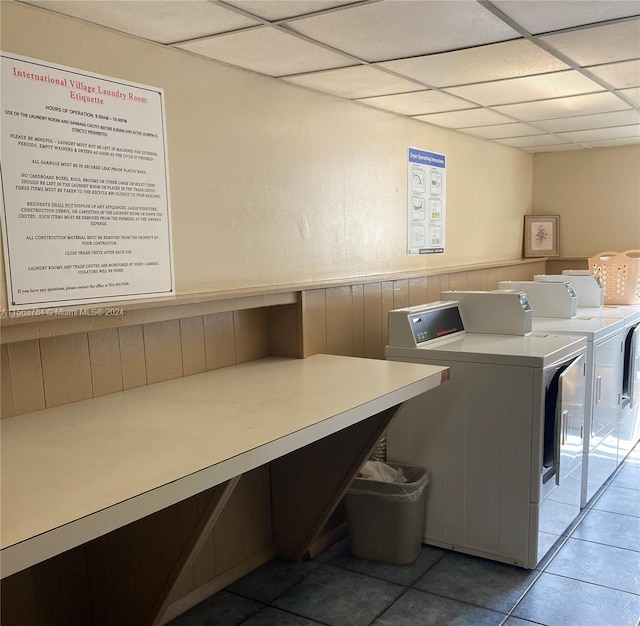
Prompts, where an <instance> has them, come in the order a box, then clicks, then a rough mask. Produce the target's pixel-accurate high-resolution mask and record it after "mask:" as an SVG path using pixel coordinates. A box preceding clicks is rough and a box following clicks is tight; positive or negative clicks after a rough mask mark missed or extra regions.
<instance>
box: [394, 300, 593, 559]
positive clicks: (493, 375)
mask: <svg viewBox="0 0 640 626" xmlns="http://www.w3.org/2000/svg"><path fill="white" fill-rule="evenodd" d="M511 297H515V298H517V302H518V305H517V307H515V306H514V307H510V309H511V311H512V315H514V316H516V317H519V318H520V322H515V323H511V324H506V326H509V327H513V326H514V325H516V326H517V325H518V324H519V325H520V327H521V329H522V331H521V334H520V335H517V334H512V335H497V334H481V333H470V332H467V331H466V330H465V327H464V325H463V319H462V317H461V314H460V309H459V305H458V303H457V302H455V301H452V302H435V303H430V304H425V305H422V306H418V307H410V308H406V309H399V310H395V311H391V312H390V313H389V345H388V346H387V347H386V350H385V355H386V358H387V359H390V360H396V361H412V362H416V363H432V364H440V365H446V366H447V367H449V368H450V374H451V378H450V380H449V382H448V383H447V384H445V385H442V386H441V387H439V388H438V389H436V390H434V391H435V392H431V393H430V394H429V396H428V397H427V396H426V395H423V396H419V397H418V398H415V399H414V400H412V401H410V402H407V403H405V405H404V407H403V409H402V410H401V412H400V413H399V415H398V417H397V419H396V420H395V421H394V422H393V423H392V425H391V427H390V429H389V431H388V433H387V454H388V458H389V460H390V461H395V462H403V463H407V464H414V465H418V466H421V467H425V468H427V470H428V471H429V473H430V481H429V485H428V491H427V506H426V521H425V530H424V537H423V539H424V542H425V543H428V544H432V545H436V546H441V547H445V548H449V549H453V550H459V551H461V552H465V553H468V554H474V555H477V556H482V557H486V558H490V559H494V560H497V561H502V562H506V563H513V564H516V565H519V566H521V567H525V568H534V567H535V566H536V565H537V564H538V563H539V561H540V560H541V559H542V557H543V556H544V555H545V554H546V553H547V552H548V550H549V548H550V547H551V546H552V545H553V544H554V543H555V542H556V540H557V539H558V538H559V537H560V536H561V535H562V533H563V532H564V531H565V530H566V528H567V527H568V526H569V525H570V524H571V522H572V521H573V520H574V519H575V517H576V515H578V513H579V511H580V482H581V474H582V456H583V442H582V430H583V423H584V392H585V376H584V372H585V366H584V364H585V348H586V340H585V339H584V338H583V337H567V336H560V335H547V334H545V335H537V334H535V335H525V333H527V332H528V330H527V325H528V324H530V323H531V310H530V307H529V304H528V302H527V300H526V298H525V297H523V296H522V295H521V294H520V295H519V294H511ZM518 310H519V312H518ZM513 319H515V318H513V317H512V322H513Z"/></svg>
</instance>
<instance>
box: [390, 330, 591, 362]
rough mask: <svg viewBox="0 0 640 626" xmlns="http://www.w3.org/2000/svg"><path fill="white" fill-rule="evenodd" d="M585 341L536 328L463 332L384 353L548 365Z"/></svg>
mask: <svg viewBox="0 0 640 626" xmlns="http://www.w3.org/2000/svg"><path fill="white" fill-rule="evenodd" d="M586 345H587V341H586V338H585V337H580V336H568V335H559V334H552V333H544V332H535V330H534V333H533V334H532V335H528V336H526V337H522V336H517V335H481V334H474V333H466V334H465V335H463V336H459V337H452V338H451V339H443V340H441V341H438V342H434V344H431V345H430V344H429V343H428V342H427V343H426V344H424V345H422V346H420V347H418V348H401V347H395V346H387V347H386V349H385V355H386V358H387V359H392V360H397V361H405V360H406V361H415V362H423V363H430V362H432V361H460V362H470V363H490V364H494V365H515V366H520V367H547V366H548V365H551V364H553V363H556V362H558V361H562V360H565V359H567V358H569V357H571V356H573V355H574V354H576V353H579V352H581V351H582V352H583V351H584V350H585V348H586Z"/></svg>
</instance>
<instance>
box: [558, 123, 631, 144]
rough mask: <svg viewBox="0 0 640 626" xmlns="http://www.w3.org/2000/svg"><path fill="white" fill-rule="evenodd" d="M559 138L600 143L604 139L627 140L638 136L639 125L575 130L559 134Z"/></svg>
mask: <svg viewBox="0 0 640 626" xmlns="http://www.w3.org/2000/svg"><path fill="white" fill-rule="evenodd" d="M560 136H561V137H564V138H565V139H568V140H569V141H580V142H584V141H602V140H604V139H627V138H630V137H638V136H640V124H631V125H629V126H616V127H615V128H593V129H591V130H577V131H573V132H569V133H560Z"/></svg>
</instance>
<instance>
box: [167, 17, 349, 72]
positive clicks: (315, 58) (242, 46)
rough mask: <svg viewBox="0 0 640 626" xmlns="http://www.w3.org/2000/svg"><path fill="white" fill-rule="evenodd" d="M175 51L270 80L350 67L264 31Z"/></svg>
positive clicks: (334, 55) (336, 57) (340, 59)
mask: <svg viewBox="0 0 640 626" xmlns="http://www.w3.org/2000/svg"><path fill="white" fill-rule="evenodd" d="M178 47H179V48H182V49H183V50H188V51H189V52H195V53H196V54H199V55H202V56H205V57H209V58H210V59H215V60H216V61H224V62H225V63H229V64H231V65H239V66H241V67H244V68H248V69H251V70H254V71H256V72H260V73H261V74H268V75H269V76H285V75H287V74H298V73H300V72H313V71H316V70H325V69H328V68H333V67H344V66H345V65H353V61H351V60H350V59H348V58H347V57H345V56H343V55H341V54H338V53H335V52H331V51H330V50H326V49H325V48H321V47H319V46H314V45H313V44H311V43H309V42H307V41H305V40H304V39H299V38H298V37H294V36H293V35H289V34H288V33H286V32H282V31H280V30H274V29H272V28H267V27H264V28H252V29H250V30H244V31H241V32H239V33H229V34H225V35H221V36H218V37H211V38H209V39H200V40H198V41H192V42H188V43H182V44H180V45H179V46H178Z"/></svg>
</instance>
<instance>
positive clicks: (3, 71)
mask: <svg viewBox="0 0 640 626" xmlns="http://www.w3.org/2000/svg"><path fill="white" fill-rule="evenodd" d="M0 80H1V88H2V107H1V112H0V115H1V117H0V121H1V129H0V140H1V144H0V163H1V183H2V200H1V201H2V205H1V206H0V209H1V210H0V215H1V219H2V237H3V248H4V260H5V271H6V279H7V295H8V300H9V308H10V309H11V310H14V311H19V310H34V309H35V310H39V309H48V310H49V311H48V312H50V309H51V307H58V306H69V305H76V304H88V303H104V302H109V301H111V302H113V301H121V300H128V299H134V298H135V299H138V298H150V297H160V296H167V295H173V294H174V278H173V258H172V248H171V219H170V209H169V185H168V168H167V145H166V137H165V129H166V125H165V119H164V117H165V116H164V93H163V91H162V89H160V88H157V87H151V86H148V85H141V84H137V83H131V82H127V81H123V80H121V79H118V78H113V77H108V76H102V75H99V74H93V73H89V72H85V71H83V70H78V69H74V68H69V67H64V66H60V65H54V64H51V63H47V62H45V61H39V60H36V59H30V58H26V57H21V56H17V55H14V54H9V53H4V52H2V53H0Z"/></svg>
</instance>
